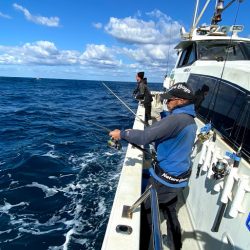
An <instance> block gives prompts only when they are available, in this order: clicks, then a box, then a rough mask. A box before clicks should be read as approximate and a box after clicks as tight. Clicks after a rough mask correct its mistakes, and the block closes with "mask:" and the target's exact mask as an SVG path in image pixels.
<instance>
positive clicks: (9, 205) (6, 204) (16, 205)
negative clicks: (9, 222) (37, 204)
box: [0, 202, 29, 213]
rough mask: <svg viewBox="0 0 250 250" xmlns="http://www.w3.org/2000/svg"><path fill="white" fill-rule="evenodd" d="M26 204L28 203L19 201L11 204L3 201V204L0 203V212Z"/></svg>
mask: <svg viewBox="0 0 250 250" xmlns="http://www.w3.org/2000/svg"><path fill="white" fill-rule="evenodd" d="M26 205H29V203H28V202H20V203H18V204H15V205H11V204H10V203H8V202H4V205H3V206H1V205H0V212H2V213H8V211H9V210H10V209H11V208H13V207H19V206H26Z"/></svg>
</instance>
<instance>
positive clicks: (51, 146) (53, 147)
mask: <svg viewBox="0 0 250 250" xmlns="http://www.w3.org/2000/svg"><path fill="white" fill-rule="evenodd" d="M43 145H46V146H48V147H49V148H52V149H53V150H54V149H55V145H53V144H50V143H47V142H45V143H43Z"/></svg>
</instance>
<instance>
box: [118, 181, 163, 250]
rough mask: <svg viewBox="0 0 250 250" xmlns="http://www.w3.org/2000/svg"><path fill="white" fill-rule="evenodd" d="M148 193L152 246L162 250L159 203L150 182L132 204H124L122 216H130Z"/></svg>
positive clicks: (156, 249)
mask: <svg viewBox="0 0 250 250" xmlns="http://www.w3.org/2000/svg"><path fill="white" fill-rule="evenodd" d="M149 195H150V199H151V218H152V232H153V234H152V239H153V247H154V249H155V250H162V249H163V246H162V235H161V229H160V224H161V222H160V212H159V204H158V198H157V192H156V190H155V188H154V186H153V185H152V184H151V185H150V186H149V187H148V188H147V189H146V191H145V192H144V193H143V194H142V195H141V197H140V198H139V199H138V200H137V201H136V202H135V203H134V204H133V205H132V206H130V207H129V206H124V207H123V213H122V216H123V217H126V218H132V214H133V212H134V211H135V210H136V208H138V207H139V206H140V205H141V203H142V202H143V201H144V200H146V199H147V198H148V197H149Z"/></svg>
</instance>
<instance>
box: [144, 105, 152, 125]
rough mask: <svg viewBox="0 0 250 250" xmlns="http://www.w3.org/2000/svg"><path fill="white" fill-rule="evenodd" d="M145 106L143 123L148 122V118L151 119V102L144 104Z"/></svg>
mask: <svg viewBox="0 0 250 250" xmlns="http://www.w3.org/2000/svg"><path fill="white" fill-rule="evenodd" d="M144 107H145V123H148V120H151V109H152V106H151V103H150V105H149V104H144Z"/></svg>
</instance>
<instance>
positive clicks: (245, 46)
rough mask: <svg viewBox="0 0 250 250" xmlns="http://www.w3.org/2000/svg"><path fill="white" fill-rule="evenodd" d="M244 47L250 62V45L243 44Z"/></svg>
mask: <svg viewBox="0 0 250 250" xmlns="http://www.w3.org/2000/svg"><path fill="white" fill-rule="evenodd" d="M242 47H243V49H244V51H245V53H246V56H247V59H248V60H250V43H242Z"/></svg>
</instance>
